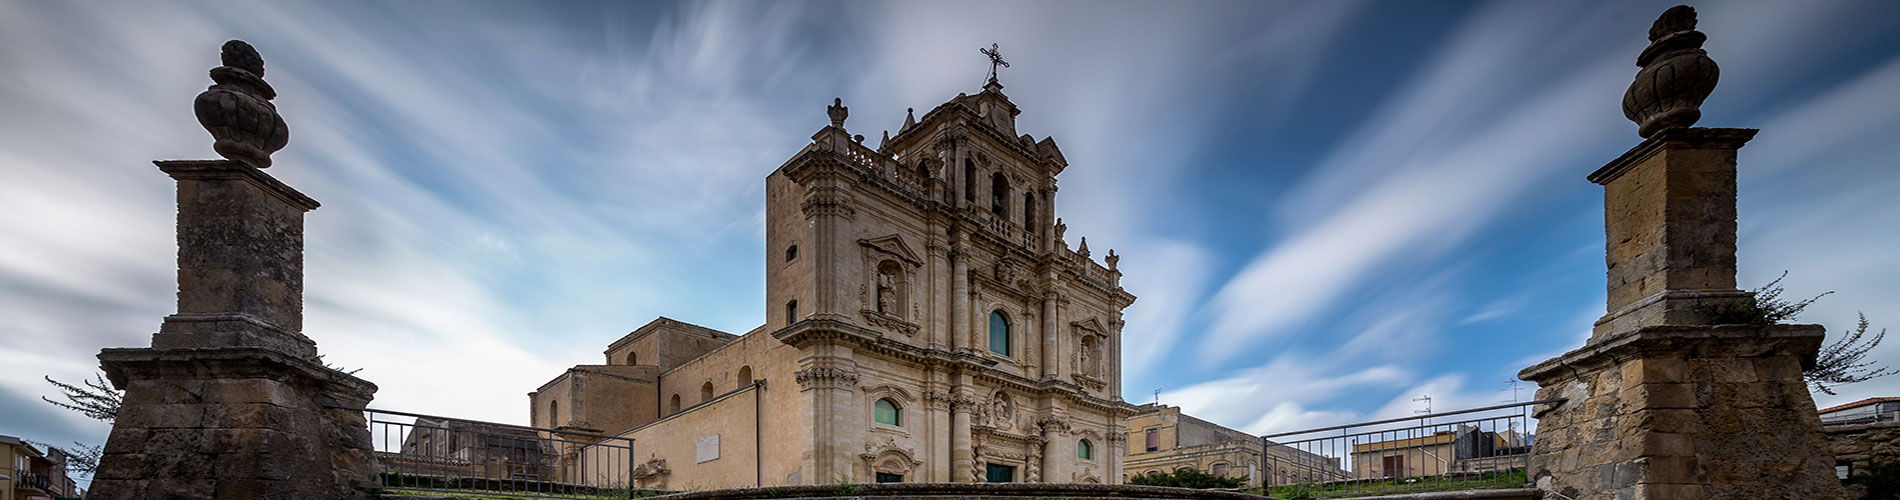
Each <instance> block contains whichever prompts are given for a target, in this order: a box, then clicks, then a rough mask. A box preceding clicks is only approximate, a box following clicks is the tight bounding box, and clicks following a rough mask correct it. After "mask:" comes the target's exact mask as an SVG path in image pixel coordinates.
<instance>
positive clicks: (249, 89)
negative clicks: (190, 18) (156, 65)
mask: <svg viewBox="0 0 1900 500" xmlns="http://www.w3.org/2000/svg"><path fill="white" fill-rule="evenodd" d="M220 56H221V57H220V58H221V59H222V62H223V63H224V65H223V66H218V67H216V68H211V81H213V82H216V83H214V84H212V85H211V87H210V88H207V89H205V91H204V92H203V93H200V94H198V98H197V100H196V101H194V102H193V103H192V111H193V112H194V113H195V114H196V115H198V124H199V125H203V126H204V128H205V131H207V132H211V138H212V139H214V140H215V142H213V143H211V149H213V150H216V151H217V152H218V155H219V156H223V157H225V158H226V159H230V160H232V161H237V162H240V163H243V164H245V165H250V166H252V167H256V168H265V167H269V166H270V155H271V153H275V152H277V150H279V149H284V145H286V144H289V143H290V127H289V126H288V125H285V124H284V117H282V116H279V115H278V114H277V106H276V105H274V104H271V102H270V100H271V99H276V98H277V91H276V90H275V89H272V88H271V86H270V84H269V83H264V58H263V57H261V56H258V55H257V49H255V48H252V47H251V44H248V43H244V41H242V40H231V41H228V42H224V48H223V53H222V54H221V55H220Z"/></svg>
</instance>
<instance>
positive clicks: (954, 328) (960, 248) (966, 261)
mask: <svg viewBox="0 0 1900 500" xmlns="http://www.w3.org/2000/svg"><path fill="white" fill-rule="evenodd" d="M950 300H951V304H950V344H951V347H952V349H954V350H958V351H968V350H971V345H973V344H971V342H970V250H969V241H967V237H966V236H964V235H961V234H959V235H957V236H956V243H955V244H954V245H953V246H951V247H950Z"/></svg>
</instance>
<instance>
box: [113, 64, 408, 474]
mask: <svg viewBox="0 0 1900 500" xmlns="http://www.w3.org/2000/svg"><path fill="white" fill-rule="evenodd" d="M223 62H224V65H223V66H219V67H218V68H215V69H213V70H211V76H212V79H213V80H215V81H217V84H216V85H213V86H212V87H211V88H210V89H209V90H206V91H205V93H204V94H201V95H200V96H199V97H198V103H197V112H198V119H199V122H200V123H201V124H203V125H204V126H205V128H206V129H207V130H208V131H210V132H211V134H212V136H213V137H214V138H215V139H216V141H217V142H216V143H215V144H214V145H213V148H214V149H215V150H217V151H218V153H219V154H220V155H223V156H225V157H226V158H227V159H225V160H193V161H160V162H156V163H157V164H158V167H159V170H161V171H163V172H165V173H166V174H169V175H170V176H171V177H172V179H174V180H176V181H177V182H178V223H177V230H178V296H177V298H178V312H177V313H176V314H173V315H171V316H168V317H166V318H165V321H164V323H163V325H161V326H160V327H159V332H158V333H157V334H155V335H153V336H152V347H150V348H134V349H105V350H103V351H101V352H100V353H99V364H100V367H101V368H103V369H104V370H105V372H106V377H107V378H109V379H110V380H111V381H112V384H113V386H114V387H117V388H119V389H123V390H124V391H125V396H124V401H123V404H121V405H120V407H119V413H118V418H117V420H116V422H115V423H114V424H113V426H112V434H111V436H110V437H108V438H107V440H106V444H105V451H104V454H103V456H101V457H100V460H99V469H98V472H97V473H96V474H95V475H94V478H93V482H92V488H91V490H90V491H89V493H88V496H87V498H94V499H107V500H119V499H143V498H152V499H157V498H360V497H362V496H364V491H363V490H362V489H361V486H362V482H363V480H364V479H366V478H369V477H370V470H369V467H370V453H371V450H370V435H369V427H368V423H367V422H366V421H365V420H364V418H363V414H362V412H360V411H354V410H348V409H340V408H335V407H336V406H342V407H353V408H361V407H363V406H365V405H367V404H369V401H370V398H372V397H373V396H374V394H375V393H376V386H375V385H374V384H371V383H369V382H367V381H364V380H362V379H359V378H356V377H353V376H350V375H348V374H345V373H342V372H339V371H336V370H333V369H330V368H328V367H325V366H324V365H323V363H322V362H321V361H319V360H318V358H317V345H316V343H315V342H313V341H311V340H310V339H309V338H308V337H305V336H304V335H303V333H302V328H303V216H304V213H305V212H308V211H310V210H313V209H316V208H317V202H316V201H315V200H312V199H310V198H309V197H307V196H304V195H303V194H302V193H299V192H297V191H296V190H295V189H291V188H290V186H287V185H284V184H283V183H282V182H279V181H278V180H277V179H275V178H273V177H271V176H270V175H267V174H265V173H264V172H263V170H260V169H262V168H264V167H267V166H270V164H271V161H270V157H269V155H270V154H271V153H272V152H274V151H276V150H278V149H279V148H282V147H283V146H284V144H285V141H287V140H288V136H289V132H288V130H287V129H286V128H285V127H284V124H283V120H282V119H281V118H279V117H278V116H277V113H276V108H275V107H274V106H273V105H271V104H270V102H269V101H270V99H271V98H273V97H275V96H276V93H275V91H273V90H271V88H270V86H269V85H268V84H266V83H264V80H263V73H264V64H263V60H262V59H261V58H260V57H258V55H257V52H256V51H255V50H254V49H252V48H251V46H250V45H248V44H245V43H244V42H241V41H237V40H232V41H230V42H226V43H225V45H224V53H223Z"/></svg>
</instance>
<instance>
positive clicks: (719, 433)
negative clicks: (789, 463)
mask: <svg viewBox="0 0 1900 500" xmlns="http://www.w3.org/2000/svg"><path fill="white" fill-rule="evenodd" d="M759 394H760V393H759V391H757V390H753V389H748V390H744V391H740V392H737V393H732V394H729V395H727V396H725V397H724V398H720V399H715V400H713V401H712V402H711V403H709V404H704V405H700V406H697V407H694V408H692V409H689V410H687V411H685V412H683V413H679V414H676V415H673V416H671V417H667V418H664V419H661V420H659V421H657V422H654V423H651V424H648V425H647V426H645V427H641V428H639V429H636V430H634V431H633V432H631V433H628V434H627V436H629V437H632V438H633V447H634V457H635V459H634V462H636V464H652V463H655V462H653V460H665V463H666V465H665V470H666V472H665V473H662V474H657V475H653V476H646V477H640V476H636V477H635V478H634V479H635V480H634V482H633V484H634V485H636V486H640V487H646V488H661V489H670V490H704V489H713V488H733V487H743V486H753V485H754V483H755V482H754V478H755V477H756V475H757V474H758V471H757V470H756V469H755V466H754V464H756V463H757V460H756V457H757V455H756V450H757V448H756V447H755V446H756V445H757V443H759V441H757V439H756V438H757V436H758V435H757V434H755V433H754V427H753V425H752V423H753V416H754V410H755V406H754V405H756V404H758V403H759V402H760V401H758V400H757V398H758V397H759ZM702 443H704V444H706V446H705V451H709V452H710V453H707V454H701V453H700V451H701V447H700V445H701V444H702ZM701 459H707V460H705V461H701Z"/></svg>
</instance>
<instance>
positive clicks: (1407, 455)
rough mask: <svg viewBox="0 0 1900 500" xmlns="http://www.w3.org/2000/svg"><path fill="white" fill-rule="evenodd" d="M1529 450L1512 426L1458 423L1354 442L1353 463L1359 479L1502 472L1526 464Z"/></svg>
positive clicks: (1522, 437)
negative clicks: (1488, 427)
mask: <svg viewBox="0 0 1900 500" xmlns="http://www.w3.org/2000/svg"><path fill="white" fill-rule="evenodd" d="M1404 434H1412V432H1411V431H1406V432H1404ZM1421 434H1422V433H1421ZM1529 453H1530V446H1529V443H1527V442H1525V439H1524V436H1523V434H1521V433H1518V432H1517V431H1516V430H1514V429H1507V430H1499V431H1496V432H1492V431H1485V430H1481V429H1479V428H1477V427H1472V426H1464V425H1460V426H1458V427H1457V428H1455V429H1447V430H1438V431H1435V432H1432V433H1431V434H1426V435H1405V436H1393V437H1391V438H1389V439H1379V440H1368V441H1365V442H1357V443H1353V444H1352V463H1353V467H1352V468H1353V477H1355V478H1359V479H1390V478H1407V477H1426V476H1442V475H1446V474H1459V473H1484V472H1498V471H1505V470H1510V469H1515V468H1522V467H1525V466H1526V465H1527V464H1528V460H1527V455H1528V454H1529Z"/></svg>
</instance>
